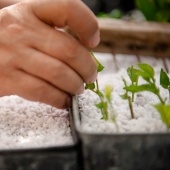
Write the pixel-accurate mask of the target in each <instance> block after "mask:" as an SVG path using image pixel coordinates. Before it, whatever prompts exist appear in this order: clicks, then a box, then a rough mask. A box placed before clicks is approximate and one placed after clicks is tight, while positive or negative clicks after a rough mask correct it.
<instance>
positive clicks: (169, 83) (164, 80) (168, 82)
mask: <svg viewBox="0 0 170 170" xmlns="http://www.w3.org/2000/svg"><path fill="white" fill-rule="evenodd" d="M160 85H161V86H162V87H163V88H165V89H170V79H169V77H168V75H167V73H166V72H165V71H164V70H163V69H162V68H161V72H160Z"/></svg>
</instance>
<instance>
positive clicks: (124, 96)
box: [120, 93, 128, 100]
mask: <svg viewBox="0 0 170 170" xmlns="http://www.w3.org/2000/svg"><path fill="white" fill-rule="evenodd" d="M120 97H121V98H122V99H124V100H127V99H128V95H127V93H125V94H122V95H120Z"/></svg>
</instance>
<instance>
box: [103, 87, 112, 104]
mask: <svg viewBox="0 0 170 170" xmlns="http://www.w3.org/2000/svg"><path fill="white" fill-rule="evenodd" d="M112 92H113V87H112V86H109V85H106V86H105V89H104V93H105V96H106V99H107V100H108V101H109V102H111V98H112Z"/></svg>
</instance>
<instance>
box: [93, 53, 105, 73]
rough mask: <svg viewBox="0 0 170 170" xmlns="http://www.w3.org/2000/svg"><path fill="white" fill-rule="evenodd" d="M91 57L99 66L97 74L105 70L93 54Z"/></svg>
mask: <svg viewBox="0 0 170 170" xmlns="http://www.w3.org/2000/svg"><path fill="white" fill-rule="evenodd" d="M91 55H92V56H93V57H94V59H95V61H96V64H97V72H101V71H102V70H103V69H104V66H103V65H102V64H101V63H100V62H99V61H98V60H97V59H96V57H95V56H94V54H93V52H91Z"/></svg>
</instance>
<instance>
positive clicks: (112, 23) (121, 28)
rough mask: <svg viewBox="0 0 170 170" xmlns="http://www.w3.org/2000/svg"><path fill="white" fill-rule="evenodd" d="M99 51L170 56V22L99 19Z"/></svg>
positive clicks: (97, 49)
mask: <svg viewBox="0 0 170 170" xmlns="http://www.w3.org/2000/svg"><path fill="white" fill-rule="evenodd" d="M98 21H99V27H100V35H101V42H100V44H99V46H98V47H97V48H96V49H95V51H97V52H104V53H106V52H111V53H114V54H136V55H144V56H145V55H147V56H156V57H170V23H156V22H155V23H154V22H139V21H138V22H135V21H133V22H132V21H125V20H114V19H98Z"/></svg>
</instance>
